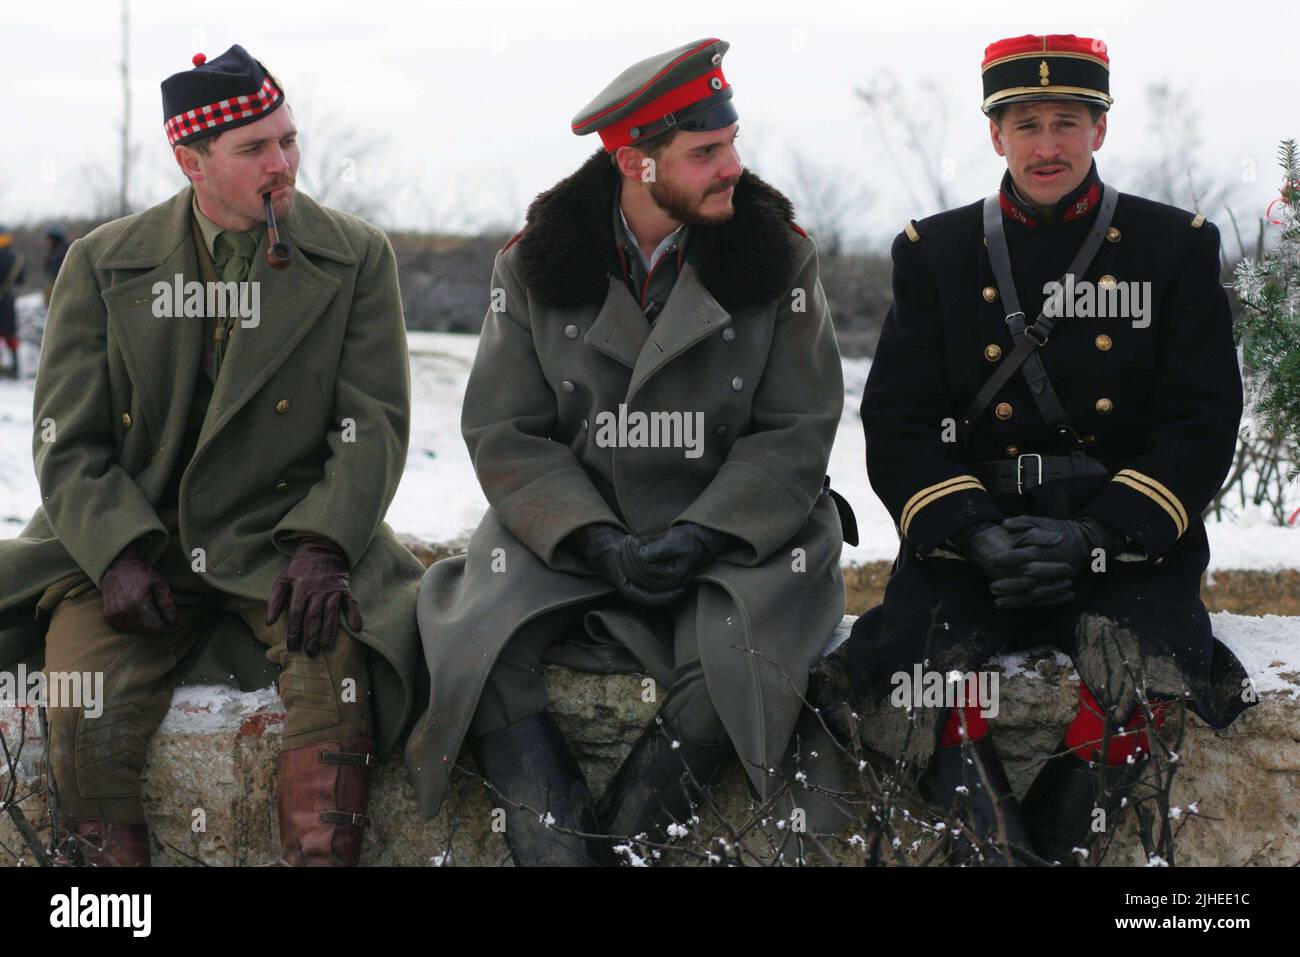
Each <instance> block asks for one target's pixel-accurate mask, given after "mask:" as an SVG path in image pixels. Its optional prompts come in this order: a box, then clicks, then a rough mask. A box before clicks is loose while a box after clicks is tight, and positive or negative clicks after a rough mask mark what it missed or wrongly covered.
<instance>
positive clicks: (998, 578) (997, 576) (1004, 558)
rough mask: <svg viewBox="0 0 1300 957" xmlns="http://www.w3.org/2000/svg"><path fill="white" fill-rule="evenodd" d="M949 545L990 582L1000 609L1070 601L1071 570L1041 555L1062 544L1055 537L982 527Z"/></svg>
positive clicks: (967, 531) (1047, 532)
mask: <svg viewBox="0 0 1300 957" xmlns="http://www.w3.org/2000/svg"><path fill="white" fill-rule="evenodd" d="M952 541H953V544H954V545H956V546H957V550H958V551H959V552H960V553H961V554H962V556H963V557H964V558H966V560H967V561H969V562H970V563H971V564H972V565H974V566H975V567H976V568H978V569H979V570H980V571H981V572H982V573H983V574H984V577H985V578H987V579H988V580H989V593H990V594H991V595H993V606H994V607H995V608H998V609H1003V610H1005V609H1014V608H1029V607H1034V606H1042V605H1059V604H1062V603H1064V602H1068V601H1072V600H1073V599H1074V575H1073V572H1072V569H1071V567H1070V565H1068V564H1066V563H1065V562H1060V561H1046V560H1044V559H1043V556H1042V553H1041V549H1042V548H1044V547H1047V546H1052V545H1057V544H1059V543H1060V541H1061V536H1060V534H1059V533H1058V532H1054V531H1051V530H1048V529H1042V528H1038V529H1034V530H1032V531H1025V532H1022V533H1017V534H1013V533H1012V532H1011V531H1009V530H1008V529H1007V528H1006V527H1005V523H1003V524H1002V525H995V524H993V523H992V522H983V523H980V524H978V525H975V526H972V527H971V528H968V529H965V530H964V531H962V532H960V533H959V534H958V535H957V536H955V537H954V538H953V539H952Z"/></svg>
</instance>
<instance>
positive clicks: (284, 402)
mask: <svg viewBox="0 0 1300 957" xmlns="http://www.w3.org/2000/svg"><path fill="white" fill-rule="evenodd" d="M275 411H276V412H279V413H280V414H281V415H284V414H285V413H286V412H288V411H289V400H288V399H281V400H280V401H279V402H277V403H276V404H275Z"/></svg>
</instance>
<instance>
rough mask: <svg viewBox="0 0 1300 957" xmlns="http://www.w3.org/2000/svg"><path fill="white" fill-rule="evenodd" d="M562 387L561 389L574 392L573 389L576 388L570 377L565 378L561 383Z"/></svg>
mask: <svg viewBox="0 0 1300 957" xmlns="http://www.w3.org/2000/svg"><path fill="white" fill-rule="evenodd" d="M560 389H561V391H564V392H572V391H573V389H574V386H573V383H572V382H570V381H569V380H568V379H565V380H563V381H562V382H561V383H560Z"/></svg>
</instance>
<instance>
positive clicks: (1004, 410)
mask: <svg viewBox="0 0 1300 957" xmlns="http://www.w3.org/2000/svg"><path fill="white" fill-rule="evenodd" d="M1014 411H1015V409H1013V408H1012V407H1011V403H1010V402H999V403H998V404H997V405H996V406H994V407H993V414H994V415H996V416H997V417H998V418H999V419H1001V420H1002V421H1003V422H1005V421H1006V420H1007V419H1009V418H1011V413H1012V412H1014Z"/></svg>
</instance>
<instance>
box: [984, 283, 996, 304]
mask: <svg viewBox="0 0 1300 957" xmlns="http://www.w3.org/2000/svg"><path fill="white" fill-rule="evenodd" d="M983 296H984V301H985V302H997V301H998V287H997V286H985V287H984V292H983Z"/></svg>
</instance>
